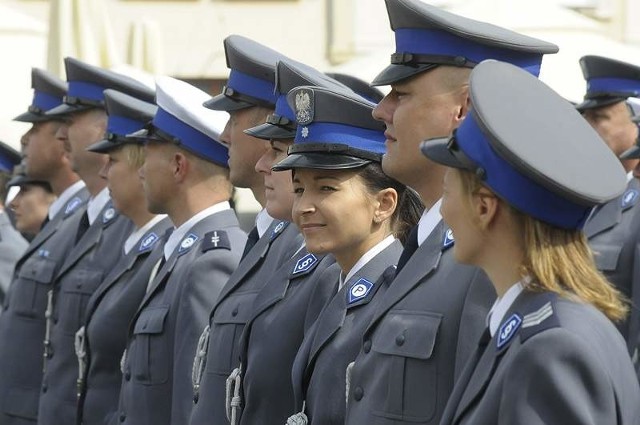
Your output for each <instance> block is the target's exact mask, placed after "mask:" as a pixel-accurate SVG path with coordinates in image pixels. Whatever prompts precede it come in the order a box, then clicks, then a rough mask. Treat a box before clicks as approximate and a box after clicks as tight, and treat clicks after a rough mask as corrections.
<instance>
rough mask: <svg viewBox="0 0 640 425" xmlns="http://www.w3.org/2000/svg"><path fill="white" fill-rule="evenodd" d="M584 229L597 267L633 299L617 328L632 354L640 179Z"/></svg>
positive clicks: (638, 301) (637, 306) (638, 304)
mask: <svg viewBox="0 0 640 425" xmlns="http://www.w3.org/2000/svg"><path fill="white" fill-rule="evenodd" d="M584 233H585V234H586V236H587V238H589V245H590V246H591V249H592V250H593V252H594V258H595V261H596V266H597V267H598V270H600V271H601V272H602V273H603V274H604V275H605V276H606V277H607V279H608V280H609V281H611V282H612V283H613V284H614V285H615V287H616V288H618V290H620V291H621V292H622V293H623V294H624V295H625V296H626V297H627V298H629V299H630V300H631V301H632V305H631V311H630V314H629V317H628V319H627V320H626V321H624V322H622V323H621V324H620V325H619V326H618V329H619V330H620V332H621V333H622V336H623V337H624V338H625V339H626V340H627V345H628V348H629V353H630V354H633V353H634V351H635V350H636V349H637V347H638V343H639V342H640V341H639V338H640V182H638V180H637V179H635V178H634V179H633V180H631V181H630V182H629V184H628V185H627V190H626V191H625V193H624V194H622V196H620V197H619V198H617V199H614V200H613V201H611V202H608V203H606V204H604V205H602V206H601V207H598V208H597V209H596V210H595V212H594V213H593V215H592V216H591V217H590V218H589V221H588V222H587V224H586V225H585V227H584Z"/></svg>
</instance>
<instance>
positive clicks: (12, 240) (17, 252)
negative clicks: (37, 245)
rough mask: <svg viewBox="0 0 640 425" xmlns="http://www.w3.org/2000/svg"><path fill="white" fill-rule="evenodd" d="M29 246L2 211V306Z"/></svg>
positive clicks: (0, 255)
mask: <svg viewBox="0 0 640 425" xmlns="http://www.w3.org/2000/svg"><path fill="white" fill-rule="evenodd" d="M27 246H29V242H27V240H26V239H25V238H23V237H22V235H21V234H20V232H18V231H17V230H16V229H15V228H14V227H13V225H12V224H11V221H10V220H9V216H8V215H7V213H5V212H4V211H2V210H0V304H1V303H2V302H3V300H4V297H5V295H6V294H7V291H8V290H9V284H10V283H11V276H13V269H14V267H15V265H16V263H17V262H18V259H19V258H20V257H21V256H22V254H23V253H24V252H25V251H26V249H27Z"/></svg>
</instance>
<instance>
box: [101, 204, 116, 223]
mask: <svg viewBox="0 0 640 425" xmlns="http://www.w3.org/2000/svg"><path fill="white" fill-rule="evenodd" d="M115 216H116V210H115V208H113V207H109V208H107V210H106V211H105V212H104V213H103V214H102V224H107V223H109V222H110V221H111V220H113V218H114V217H115Z"/></svg>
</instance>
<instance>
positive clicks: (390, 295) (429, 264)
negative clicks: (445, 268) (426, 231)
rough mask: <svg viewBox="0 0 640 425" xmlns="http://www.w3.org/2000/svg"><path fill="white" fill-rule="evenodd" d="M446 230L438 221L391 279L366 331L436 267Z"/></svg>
mask: <svg viewBox="0 0 640 425" xmlns="http://www.w3.org/2000/svg"><path fill="white" fill-rule="evenodd" d="M447 230H448V227H447V226H446V225H445V224H444V222H443V221H440V223H438V225H437V226H436V227H435V229H433V231H432V232H431V234H430V235H429V237H427V239H426V240H425V241H424V242H423V243H422V245H420V246H419V247H418V249H417V250H416V252H415V253H414V254H413V255H412V256H411V258H410V259H409V261H407V263H406V265H405V266H404V268H403V269H402V270H401V271H400V272H399V273H398V275H397V276H396V277H395V278H394V279H393V283H392V286H393V291H389V292H387V294H385V297H384V299H383V300H382V303H381V305H380V306H379V308H377V309H376V312H375V314H374V316H373V319H372V321H371V323H370V324H369V326H368V327H367V331H368V330H369V329H371V328H372V327H373V326H374V325H375V323H376V322H377V321H378V320H380V319H381V318H382V317H383V316H384V315H385V314H386V312H387V311H389V310H390V309H391V308H392V307H393V306H394V305H395V304H396V303H397V302H398V301H400V300H402V299H403V298H404V297H405V295H406V294H407V293H409V292H411V291H412V290H413V289H414V288H415V287H416V286H418V285H419V284H420V283H421V282H422V280H423V279H424V278H425V277H426V276H428V275H429V274H430V273H432V272H433V271H434V270H435V269H436V268H437V267H438V263H439V262H440V258H441V256H442V251H443V250H444V249H446V248H447V247H446V246H445V245H444V241H445V239H446V236H447Z"/></svg>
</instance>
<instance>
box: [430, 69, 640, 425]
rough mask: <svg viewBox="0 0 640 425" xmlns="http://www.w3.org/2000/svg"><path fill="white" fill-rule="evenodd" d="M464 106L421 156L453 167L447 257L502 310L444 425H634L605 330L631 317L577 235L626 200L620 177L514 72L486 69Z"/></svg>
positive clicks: (617, 356)
mask: <svg viewBox="0 0 640 425" xmlns="http://www.w3.org/2000/svg"><path fill="white" fill-rule="evenodd" d="M470 98H471V103H472V112H471V114H469V115H467V118H466V119H465V121H464V123H462V125H461V126H460V127H459V128H458V130H457V132H456V133H455V134H454V135H453V136H452V137H447V138H442V139H440V140H437V139H436V140H428V141H426V142H425V143H424V144H423V145H422V146H423V147H422V152H423V153H424V154H425V155H427V156H428V157H429V158H431V159H432V160H433V161H436V162H438V163H441V164H444V165H447V166H449V167H453V168H454V169H450V170H449V171H447V173H446V175H445V179H444V185H445V188H446V189H445V191H446V194H447V196H446V198H445V199H444V200H443V204H442V214H443V217H444V219H445V220H446V221H447V223H448V224H449V225H451V227H452V229H453V231H454V234H455V237H456V246H455V247H454V250H455V255H456V258H457V259H459V260H460V261H461V262H464V263H473V264H476V265H478V266H479V267H482V268H483V269H484V270H485V271H486V273H487V275H489V276H491V280H492V283H493V285H494V286H495V289H496V292H497V293H498V294H499V298H498V300H496V302H495V304H494V306H493V307H492V309H491V313H490V314H489V316H488V317H487V324H488V329H487V331H486V332H485V334H483V337H482V338H481V340H480V344H479V345H478V348H477V350H476V352H475V353H474V354H473V356H472V357H471V361H470V362H469V363H468V364H467V366H466V367H465V370H464V372H463V374H462V376H461V378H460V380H459V381H458V382H457V383H456V386H455V389H454V392H453V394H452V396H451V398H450V400H449V402H448V403H447V407H446V410H445V413H444V415H443V418H442V421H441V422H440V424H441V425H449V424H502V423H504V424H527V425H538V424H540V425H542V424H545V425H553V424H567V423H570V424H618V425H625V424H638V423H640V404H638V400H640V388H639V386H638V382H637V380H636V379H635V377H634V374H633V369H632V365H631V362H630V360H629V357H628V354H627V347H626V344H625V341H624V339H623V338H622V337H621V336H620V334H619V333H618V331H617V330H616V329H615V327H614V326H613V324H612V323H611V321H610V320H609V319H619V318H620V317H623V316H624V314H625V312H626V308H625V305H624V302H622V300H621V299H620V292H618V291H617V290H616V289H615V288H613V287H612V286H611V285H610V283H609V282H608V281H607V280H606V279H605V278H604V277H603V276H602V275H601V274H600V273H599V272H598V270H597V269H596V265H595V264H594V260H593V257H592V255H591V253H590V252H589V250H588V246H587V242H586V240H585V238H584V235H583V234H582V232H581V231H580V230H581V228H582V226H584V223H585V221H586V220H587V218H588V217H589V215H590V213H591V209H592V207H593V206H594V205H596V204H599V203H603V202H607V201H609V200H611V199H615V198H617V197H618V196H619V195H620V194H621V193H623V192H624V190H625V189H624V188H625V186H626V180H625V176H624V174H625V172H624V170H623V168H622V167H621V165H620V163H619V161H618V159H617V158H616V156H614V155H613V154H611V152H610V151H609V149H608V148H607V146H605V145H604V144H603V143H602V140H601V139H600V137H598V135H597V134H596V133H595V132H594V131H593V130H592V129H591V128H590V127H589V125H588V124H587V123H586V122H584V121H583V120H582V119H581V118H580V116H579V114H577V113H576V111H575V109H574V108H573V107H572V106H571V105H569V104H568V103H567V102H566V101H565V100H564V99H563V98H562V97H560V96H558V95H557V94H556V93H555V92H553V90H551V89H550V88H549V87H547V86H545V85H544V84H543V83H541V82H540V81H538V80H537V79H536V78H533V76H531V75H530V74H528V73H526V72H524V71H523V70H522V69H518V68H517V67H515V66H513V65H510V64H506V63H501V62H497V61H486V62H483V63H481V64H480V65H479V66H478V67H476V69H474V71H473V72H472V74H471V77H470ZM540 123H545V124H547V125H540ZM480 229H482V230H480ZM548 241H553V244H550V243H548Z"/></svg>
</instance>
